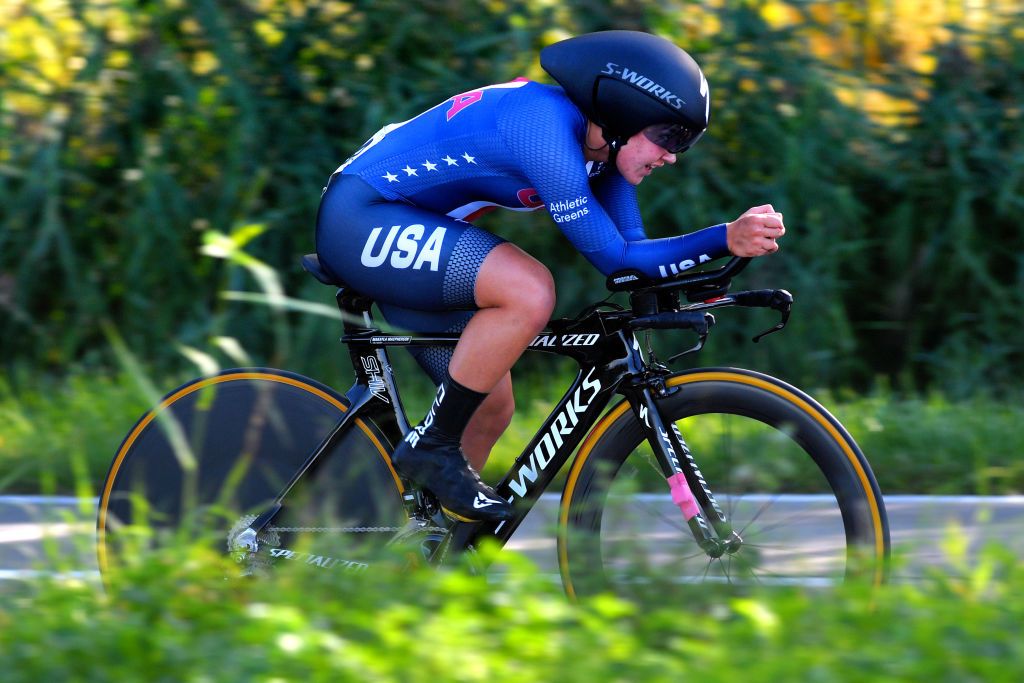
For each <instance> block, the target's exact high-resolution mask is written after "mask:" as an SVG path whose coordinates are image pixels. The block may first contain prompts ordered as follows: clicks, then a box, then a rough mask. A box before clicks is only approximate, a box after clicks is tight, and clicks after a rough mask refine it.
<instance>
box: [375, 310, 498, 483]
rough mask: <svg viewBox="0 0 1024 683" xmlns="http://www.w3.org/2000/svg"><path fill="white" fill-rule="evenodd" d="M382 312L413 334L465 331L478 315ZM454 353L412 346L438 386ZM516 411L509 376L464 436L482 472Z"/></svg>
mask: <svg viewBox="0 0 1024 683" xmlns="http://www.w3.org/2000/svg"><path fill="white" fill-rule="evenodd" d="M380 309H381V312H382V313H383V314H384V318H385V319H386V320H387V321H388V322H389V323H391V324H392V325H394V326H395V327H398V328H401V329H403V330H407V331H410V332H450V333H454V332H462V331H463V330H464V329H466V325H467V324H468V323H469V320H470V318H472V317H473V315H474V312H473V311H441V312H437V311H417V310H413V309H408V308H401V307H398V306H392V305H390V304H380ZM454 352H455V347H454V346H414V347H409V353H410V355H412V357H413V358H415V359H416V362H417V363H418V364H419V365H420V367H421V368H422V369H423V371H424V372H426V373H427V375H428V376H429V377H430V379H431V380H433V382H434V385H435V386H437V385H440V384H441V382H443V381H444V377H445V373H447V372H448V366H449V364H450V363H451V359H452V354H453V353H454ZM514 410H515V399H514V397H513V394H512V374H511V373H505V377H503V378H502V379H500V380H499V381H498V384H497V385H496V386H495V387H494V389H493V390H491V393H489V394H488V395H487V398H485V399H484V401H483V403H481V404H480V407H479V408H477V410H476V412H475V413H473V417H472V418H470V421H469V424H468V425H467V426H466V431H465V432H464V433H463V435H462V451H463V452H464V453H465V454H466V458H468V459H469V462H470V464H471V465H472V466H473V468H474V469H476V470H477V471H478V472H479V471H480V470H482V469H483V467H484V464H485V463H486V462H487V458H488V456H490V454H491V449H492V448H494V444H495V443H496V442H497V441H498V439H499V438H500V437H501V435H502V434H503V433H504V432H505V430H506V429H507V428H508V425H509V423H510V422H511V421H512V413H513V411H514Z"/></svg>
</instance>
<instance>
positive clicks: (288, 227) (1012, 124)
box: [0, 0, 1024, 395]
mask: <svg viewBox="0 0 1024 683" xmlns="http://www.w3.org/2000/svg"><path fill="white" fill-rule="evenodd" d="M911 5H913V7H910V6H911ZM919 5H920V3H908V2H903V1H902V0H896V1H894V2H885V3H882V2H875V1H869V0H860V1H846V2H836V3H820V2H803V1H797V0H791V1H788V2H783V1H780V0H771V1H767V0H766V1H758V0H744V1H738V0H737V1H732V0H730V1H725V0H721V1H717V2H712V1H710V0H709V1H708V2H706V3H702V4H698V3H690V2H683V1H682V0H666V1H664V2H658V3H636V2H626V1H620V0H603V1H598V0H574V1H572V2H564V3H555V2H549V1H546V0H507V1H496V0H472V1H469V2H465V1H462V0H460V1H459V2H454V1H452V0H424V1H423V2H418V3H407V2H394V1H392V0H375V1H373V2H371V1H370V0H353V1H351V2H340V1H338V0H306V1H304V2H295V1H293V0H233V1H231V2H215V1H214V0H194V1H189V2H186V1H185V0H165V1H163V2H147V1H146V0H116V1H101V0H46V1H44V2H37V1H35V0H31V1H29V0H13V1H12V2H7V3H5V4H4V6H3V8H0V359H2V360H0V363H2V364H4V365H5V366H7V367H8V369H11V368H13V367H14V366H17V365H20V364H28V365H30V366H33V367H39V366H42V367H45V368H48V369H50V370H53V371H56V372H58V373H63V372H66V370H67V368H68V367H70V366H71V365H73V364H76V363H77V364H84V365H85V366H86V367H109V366H110V365H112V363H111V353H110V345H109V344H108V335H106V334H105V333H104V332H103V329H104V328H103V326H102V323H103V321H109V322H110V323H111V324H112V326H113V328H114V329H117V330H118V331H119V332H120V334H121V335H122V336H123V338H124V340H125V343H126V344H127V346H128V347H129V348H131V349H133V350H134V351H135V352H136V353H140V354H144V355H145V356H146V357H147V358H149V359H151V360H152V362H153V363H155V364H157V365H158V366H161V367H164V368H168V369H171V370H173V369H175V368H179V367H180V366H181V364H182V362H183V360H182V356H181V355H180V353H179V349H180V348H181V347H182V346H183V347H188V348H199V349H209V348H210V347H211V344H212V342H211V340H212V339H214V338H221V337H224V336H228V337H230V338H232V339H233V340H235V342H236V343H237V345H238V346H239V347H241V348H244V349H246V351H247V352H249V353H250V354H252V356H253V358H255V359H256V361H257V362H273V363H275V364H290V366H291V367H292V368H293V369H298V370H300V371H310V370H311V368H310V367H309V366H310V364H311V363H312V364H315V362H314V361H313V360H311V359H322V358H324V357H325V356H326V355H328V354H330V355H332V356H333V355H337V352H335V351H333V350H331V351H328V350H327V349H329V348H330V347H329V346H328V344H329V342H330V340H331V339H332V335H334V334H335V332H336V323H332V322H330V321H328V320H327V319H321V318H316V317H313V316H303V315H299V314H296V313H288V314H285V313H281V312H276V313H275V312H273V311H271V310H268V309H267V308H266V307H260V306H253V305H244V304H241V303H237V302H233V301H226V300H224V299H223V298H221V297H220V292H221V291H223V290H249V291H265V287H264V285H265V284H266V278H265V277H264V280H263V281H260V280H259V279H258V278H259V275H258V273H260V272H262V273H263V274H264V275H266V272H267V271H266V270H264V271H258V270H257V271H254V270H253V269H252V268H250V267H246V266H245V265H244V264H241V265H240V264H239V263H238V262H237V260H235V261H233V260H231V259H220V260H218V259H213V258H209V257H208V256H206V255H202V254H201V253H200V248H201V245H202V244H203V243H204V235H205V236H206V243H209V241H210V239H211V238H210V236H211V235H213V236H214V237H213V239H216V236H217V235H222V236H223V235H232V234H235V235H237V234H238V231H239V230H243V231H244V230H245V229H246V226H258V230H257V232H259V236H258V237H256V238H255V239H252V241H251V242H250V243H249V244H248V245H246V247H245V248H246V251H247V252H248V253H249V254H251V256H252V258H253V259H256V261H255V262H256V263H261V264H265V265H266V266H267V268H268V269H270V270H271V271H276V273H277V278H278V280H279V284H280V287H281V290H282V291H283V292H286V293H287V294H288V296H291V297H296V298H305V299H312V300H318V301H325V302H327V303H330V299H329V293H328V292H327V291H326V290H325V289H324V288H322V287H319V286H317V285H316V284H315V283H313V282H312V281H311V280H310V278H308V276H305V275H304V274H303V273H301V271H300V269H299V268H298V265H297V260H298V257H299V256H300V255H301V254H303V253H306V252H308V251H311V250H312V247H313V244H312V233H313V230H312V227H313V222H314V217H315V213H316V207H317V202H318V200H319V193H320V188H321V187H322V186H323V185H324V183H325V181H326V178H327V177H328V175H329V174H330V173H331V171H332V170H333V169H334V168H336V167H337V165H338V164H339V163H340V162H341V161H343V160H344V158H345V157H346V156H347V155H348V154H349V153H351V151H353V150H354V149H356V148H357V147H358V146H359V144H360V143H361V142H362V140H364V139H365V138H366V137H368V136H369V135H370V134H371V133H372V132H373V131H375V130H376V129H377V128H379V127H380V126H381V125H383V124H384V123H387V122H390V121H398V120H403V119H405V118H408V117H410V116H413V115H415V114H416V113H418V112H419V111H422V110H423V109H425V108H427V107H429V106H432V105H433V104H435V103H436V102H437V101H439V100H441V99H443V98H445V97H448V96H450V95H451V94H453V93H457V92H461V91H465V90H467V89H471V88H473V87H476V86H479V85H481V84H486V83H491V82H497V81H501V80H507V79H511V78H513V77H516V76H520V75H525V76H528V77H531V78H538V79H545V80H547V78H546V76H545V75H544V74H543V72H542V71H541V70H540V68H539V66H538V63H537V53H538V51H539V50H540V48H542V47H543V46H544V45H546V44H548V43H550V42H553V41H554V40H557V39H559V38H561V37H565V36H568V35H572V34H576V33H581V32H586V31H591V30H599V29H605V28H636V29H645V30H652V31H656V32H658V33H661V34H663V35H666V36H668V37H670V38H672V39H674V40H676V41H677V42H678V43H679V44H681V45H683V46H685V47H686V48H687V49H689V50H690V51H691V52H692V53H693V54H694V55H695V56H696V57H697V58H698V60H699V61H700V62H701V63H702V64H703V65H704V66H705V70H706V72H707V75H708V78H709V81H710V82H711V87H712V91H713V94H714V99H715V106H714V113H713V123H712V127H711V130H710V133H709V135H708V136H706V137H705V140H704V141H703V142H702V143H701V145H700V146H699V147H697V148H696V149H695V150H694V151H693V152H691V153H690V154H688V155H686V156H685V157H683V159H682V160H681V161H680V163H679V164H678V167H677V168H675V169H672V170H668V171H663V172H662V173H660V174H657V175H656V176H655V177H652V178H651V179H650V180H649V181H648V182H645V183H644V184H643V186H642V187H641V194H642V206H643V207H644V208H645V220H646V223H647V225H648V226H649V233H650V234H652V235H665V234H673V233H678V232H682V231H687V230H690V229H694V228H699V227H702V226H704V225H709V224H712V223H716V222H720V221H723V220H731V219H732V218H735V217H736V216H737V215H739V214H740V213H741V212H742V211H743V210H745V209H746V208H748V207H749V206H752V205H755V204H761V203H765V202H771V203H773V204H774V205H775V206H776V208H777V209H779V210H781V211H783V212H784V213H785V215H786V222H787V225H788V226H789V234H788V235H787V237H786V238H785V242H784V249H783V251H782V252H781V253H780V255H777V256H774V257H772V258H770V259H764V261H763V262H759V263H757V264H756V266H755V267H752V268H751V269H750V270H749V271H748V273H749V274H745V275H744V277H743V279H742V282H741V283H739V284H740V285H741V286H748V287H761V286H776V287H786V288H787V289H790V290H791V291H793V292H794V293H795V294H796V297H797V302H798V307H797V309H796V312H795V314H794V318H793V322H792V324H791V327H790V329H789V330H787V332H786V334H785V337H784V338H783V337H774V338H771V341H770V342H766V343H764V344H762V345H760V346H758V347H752V346H750V345H749V343H748V342H747V338H748V337H749V336H750V333H751V332H752V331H756V330H753V329H752V328H751V329H747V328H748V327H750V326H751V325H753V324H754V323H752V322H744V323H743V328H742V329H739V328H736V329H732V328H728V327H727V326H723V330H722V333H720V334H719V335H718V337H719V339H718V340H717V342H716V345H713V348H712V349H710V350H709V353H708V354H706V355H705V356H703V357H702V359H701V360H702V362H716V363H729V364H738V365H748V366H754V367H757V368H759V369H762V370H766V371H769V372H773V373H776V374H780V375H782V376H784V377H786V378H787V379H789V380H791V381H793V382H795V383H798V384H803V385H807V384H812V385H814V386H823V385H824V386H831V387H855V388H864V387H867V386H870V385H871V384H872V383H874V382H875V381H876V380H877V378H879V377H885V378H887V381H888V382H890V383H891V384H892V385H893V386H896V387H898V388H901V389H911V390H913V389H920V388H937V389H940V390H943V391H946V392H948V393H950V394H951V395H965V394H970V393H974V392H977V391H991V390H998V389H1000V388H1007V387H1012V386H1015V385H1017V384H1018V379H1017V378H1018V377H1019V376H1020V375H1021V372H1022V371H1024V346H1022V345H1021V344H1020V342H1019V328H1020V324H1021V320H1022V317H1021V314H1020V311H1021V308H1022V304H1024V255H1022V254H1024V252H1022V251H1021V250H1020V248H1019V247H1020V245H1021V244H1022V243H1024V239H1022V238H1024V229H1022V228H1021V222H1020V221H1019V219H1018V215H1019V210H1020V208H1021V206H1022V203H1024V154H1022V153H1021V152H1022V150H1024V145H1022V135H1024V133H1022V130H1024V128H1022V126H1021V125H1020V117H1021V108H1020V102H1022V101H1024V47H1022V45H1024V43H1022V41H1021V40H1020V38H1021V37H1022V36H1021V35H1020V33H1021V29H1020V27H1021V26H1022V25H1024V21H1022V20H1024V12H1022V10H1021V9H1020V8H1019V7H1014V6H1013V3H1009V4H1008V3H1004V2H999V1H998V0H990V2H988V3H984V4H983V5H982V7H981V9H980V10H979V9H978V8H977V7H976V6H975V5H976V4H972V8H973V9H972V10H971V13H968V12H967V10H963V11H960V12H959V13H958V12H956V11H952V10H949V8H950V7H954V8H956V7H959V6H960V5H959V3H946V2H939V1H938V0H936V1H935V2H932V3H924V5H923V7H926V8H928V9H929V11H930V12H931V15H929V13H928V12H925V11H924V10H922V9H920V8H919ZM915 8H918V9H915ZM938 10H942V11H944V12H946V14H941V13H940V16H938V18H937V19H936V18H935V16H932V15H934V13H935V12H936V11H938ZM915 12H917V14H915ZM979 12H980V15H979ZM979 16H980V17H981V19H979ZM924 18H930V19H931V20H932V21H931V23H929V24H928V26H930V27H931V28H932V29H935V28H936V25H937V24H940V23H941V22H942V21H943V20H949V21H951V22H953V25H952V26H951V27H949V28H947V29H946V30H944V31H937V30H936V31H932V32H931V33H927V34H926V33H925V32H924V28H922V27H923V26H924V25H925V23H924V22H923V19H924ZM895 29H898V30H895ZM486 221H487V222H485V223H482V225H484V227H487V228H489V229H492V230H494V231H495V232H498V233H499V234H502V235H504V236H506V237H510V238H512V239H514V240H515V241H517V242H518V243H520V244H521V245H522V246H524V247H525V248H527V249H528V250H530V251H531V252H533V253H534V254H535V255H537V256H538V257H539V258H541V260H543V261H544V262H546V263H547V264H549V265H550V266H551V268H552V269H553V271H554V272H555V275H556V279H557V281H558V286H559V295H560V307H559V313H560V314H571V313H574V312H575V310H576V309H578V308H579V307H580V306H582V305H584V304H586V303H589V302H591V301H593V300H596V299H599V298H601V297H603V296H604V290H603V286H602V279H601V278H600V277H599V275H598V274H597V273H596V272H595V271H593V269H591V268H590V267H589V266H588V265H587V264H586V263H585V262H584V261H583V259H581V258H565V257H564V254H565V253H566V252H567V251H568V250H570V249H571V248H570V247H569V246H568V243H567V242H566V241H565V240H564V238H562V237H561V235H560V234H559V233H558V231H557V229H556V228H555V226H554V225H553V224H552V223H551V222H550V220H549V219H547V218H546V217H545V216H540V215H532V216H528V217H524V216H521V215H516V216H511V217H510V216H508V215H504V216H502V215H499V214H493V215H491V216H489V217H488V218H487V219H486ZM251 236H252V233H251V232H250V233H249V237H250V238H251ZM252 263H253V262H252V261H250V262H249V264H250V265H251V264H252ZM254 275H256V276H257V277H254ZM169 342H171V343H169ZM332 363H340V365H331V364H332ZM345 363H347V361H336V360H331V361H321V364H320V365H318V366H316V368H315V369H316V370H317V371H323V370H324V369H325V368H326V367H330V368H332V369H333V370H335V371H337V370H338V368H339V367H344V365H345Z"/></svg>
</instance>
